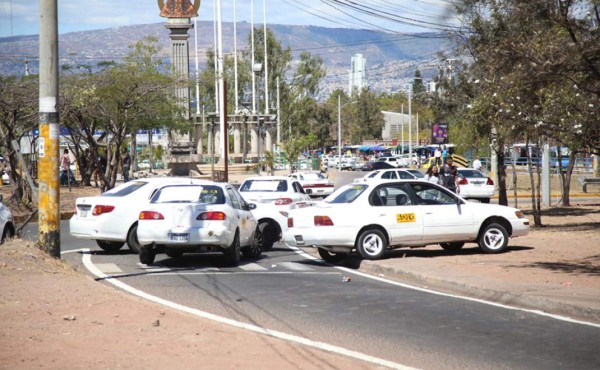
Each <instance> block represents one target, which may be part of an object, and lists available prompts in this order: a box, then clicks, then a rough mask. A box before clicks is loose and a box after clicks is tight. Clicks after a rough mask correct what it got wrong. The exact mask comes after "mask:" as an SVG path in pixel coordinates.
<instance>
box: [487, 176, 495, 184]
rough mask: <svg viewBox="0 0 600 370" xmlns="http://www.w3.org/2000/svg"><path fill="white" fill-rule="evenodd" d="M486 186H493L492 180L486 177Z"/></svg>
mask: <svg viewBox="0 0 600 370" xmlns="http://www.w3.org/2000/svg"><path fill="white" fill-rule="evenodd" d="M486 184H487V185H494V180H492V179H490V178H489V177H488V179H487V182H486Z"/></svg>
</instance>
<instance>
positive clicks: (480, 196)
mask: <svg viewBox="0 0 600 370" xmlns="http://www.w3.org/2000/svg"><path fill="white" fill-rule="evenodd" d="M457 172H458V185H459V189H460V196H461V197H463V198H465V199H476V200H479V201H480V202H481V203H489V202H490V198H492V197H493V196H494V192H495V188H494V181H493V180H492V179H490V178H489V177H487V176H486V175H484V174H483V172H481V171H479V170H476V169H474V168H459V169H457Z"/></svg>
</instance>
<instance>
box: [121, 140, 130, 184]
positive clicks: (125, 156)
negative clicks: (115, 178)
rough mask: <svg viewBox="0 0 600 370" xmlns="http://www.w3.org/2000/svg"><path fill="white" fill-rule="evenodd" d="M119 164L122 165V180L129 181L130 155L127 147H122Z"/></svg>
mask: <svg viewBox="0 0 600 370" xmlns="http://www.w3.org/2000/svg"><path fill="white" fill-rule="evenodd" d="M121 164H122V165H123V182H128V181H129V169H130V168H131V157H130V156H129V151H127V148H123V152H122V154H121Z"/></svg>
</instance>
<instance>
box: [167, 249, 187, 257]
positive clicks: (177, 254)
mask: <svg viewBox="0 0 600 370" xmlns="http://www.w3.org/2000/svg"><path fill="white" fill-rule="evenodd" d="M165 254H166V255H167V256H169V257H171V258H179V257H181V256H183V252H181V251H172V250H167V251H165Z"/></svg>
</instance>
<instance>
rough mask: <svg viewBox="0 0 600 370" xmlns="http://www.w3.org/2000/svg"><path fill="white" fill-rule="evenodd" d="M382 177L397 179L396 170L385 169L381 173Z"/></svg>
mask: <svg viewBox="0 0 600 370" xmlns="http://www.w3.org/2000/svg"><path fill="white" fill-rule="evenodd" d="M381 178H382V179H397V178H398V176H397V175H396V171H385V172H384V173H382V174H381Z"/></svg>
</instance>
